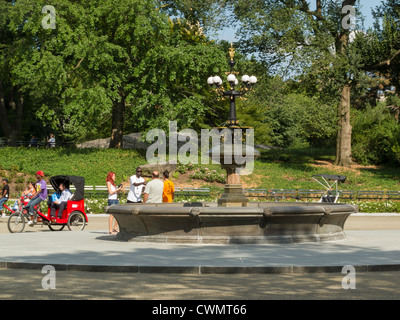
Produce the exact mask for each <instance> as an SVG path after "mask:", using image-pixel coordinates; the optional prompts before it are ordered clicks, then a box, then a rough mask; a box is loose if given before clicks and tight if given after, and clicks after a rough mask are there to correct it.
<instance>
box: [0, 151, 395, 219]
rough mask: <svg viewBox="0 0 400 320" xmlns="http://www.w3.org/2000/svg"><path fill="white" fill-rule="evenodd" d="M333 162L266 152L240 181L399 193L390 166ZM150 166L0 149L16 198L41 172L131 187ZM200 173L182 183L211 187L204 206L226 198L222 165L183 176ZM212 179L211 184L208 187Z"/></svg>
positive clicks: (134, 160)
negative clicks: (336, 180) (325, 177)
mask: <svg viewBox="0 0 400 320" xmlns="http://www.w3.org/2000/svg"><path fill="white" fill-rule="evenodd" d="M333 160H334V155H333V151H332V150H324V149H308V150H285V151H282V150H273V152H272V153H268V152H267V153H265V152H262V156H261V157H260V158H259V159H258V160H257V161H256V162H255V167H254V171H253V173H251V174H250V175H248V176H242V178H241V179H242V183H243V184H244V187H246V188H263V189H314V190H321V189H322V187H321V186H320V185H319V184H317V183H316V182H315V181H314V180H312V178H311V177H312V176H313V175H315V174H339V175H345V176H347V180H346V182H345V183H344V184H342V185H340V186H339V188H340V189H341V190H353V191H361V190H365V191H367V190H368V191H372V190H382V191H397V190H400V170H399V168H392V167H389V166H380V167H376V166H370V167H366V166H353V167H352V168H341V167H335V166H333V165H332V163H333ZM145 163H146V159H145V155H144V153H143V152H141V153H140V152H137V151H135V150H112V149H63V148H57V149H32V148H3V149H0V178H3V177H7V178H8V179H9V180H10V181H11V182H12V183H13V189H14V192H17V193H19V192H20V191H22V190H23V189H24V187H25V183H26V181H27V179H29V180H32V179H33V180H34V175H35V173H36V172H37V171H38V170H42V171H44V172H45V174H46V177H51V176H54V175H59V174H66V175H78V176H84V177H85V179H86V185H105V184H106V181H105V180H106V176H107V173H108V172H109V171H114V172H116V174H117V181H116V182H117V183H118V184H119V183H121V182H122V181H127V180H128V178H129V176H131V175H132V174H134V172H135V168H136V167H137V166H139V165H142V164H145ZM206 168H208V169H207V170H206ZM181 169H182V168H181ZM197 169H201V170H202V172H203V171H204V172H203V173H202V174H199V177H201V178H203V179H204V180H198V179H196V178H193V175H192V177H190V176H191V175H190V174H189V175H186V176H187V177H188V178H187V181H182V179H181V180H179V182H180V183H185V185H186V186H191V185H192V184H193V183H194V182H196V185H199V182H200V186H203V187H207V186H208V187H210V189H211V195H210V197H209V198H207V199H202V200H204V201H211V198H212V199H214V200H215V199H216V198H218V197H219V195H220V194H221V192H222V190H223V184H222V183H216V182H209V181H214V180H213V179H210V177H211V178H213V175H214V173H213V172H214V171H215V174H217V175H220V174H223V171H222V170H221V169H220V167H219V165H196V166H194V167H193V168H192V166H186V167H184V168H183V171H182V173H184V172H186V171H187V172H189V173H190V172H195V171H196V170H197ZM203 169H204V170H203ZM182 173H181V174H182ZM176 175H177V176H179V175H180V173H179V172H177V173H176ZM207 179H209V181H205V180H207ZM172 180H173V181H174V180H175V179H174V178H172ZM125 198H126V195H125V194H124V195H122V196H121V201H122V200H126V199H125ZM87 200H88V201H87V207H88V208H87V209H88V212H93V213H99V212H102V210H103V207H104V205H105V201H106V199H87ZM177 200H179V199H177ZM183 200H187V201H189V200H190V201H196V200H197V201H198V200H199V199H197V198H196V199H189V200H188V199H183ZM122 202H123V201H122ZM360 203H361V204H362V205H363V206H365V208H360V210H362V211H365V212H383V211H385V212H389V211H390V212H400V202H399V201H396V202H394V203H388V202H382V201H374V202H371V203H370V202H367V201H362V202H360ZM389 205H390V208H388V206H389ZM371 206H373V208H371Z"/></svg>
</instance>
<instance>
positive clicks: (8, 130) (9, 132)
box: [0, 81, 24, 147]
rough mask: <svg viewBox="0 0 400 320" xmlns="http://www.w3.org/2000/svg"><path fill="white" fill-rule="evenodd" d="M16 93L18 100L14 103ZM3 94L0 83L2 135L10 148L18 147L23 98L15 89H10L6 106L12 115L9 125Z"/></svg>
mask: <svg viewBox="0 0 400 320" xmlns="http://www.w3.org/2000/svg"><path fill="white" fill-rule="evenodd" d="M16 92H17V94H18V100H17V102H15V100H14V97H15V96H14V94H15V93H16ZM4 96H5V93H4V88H3V84H2V82H1V81H0V125H1V128H2V130H3V134H4V135H5V136H6V138H7V140H9V141H10V146H11V147H17V146H18V139H19V136H20V134H21V130H22V116H23V107H24V98H23V97H22V95H21V94H20V93H18V90H17V88H15V87H13V88H11V91H10V92H9V94H8V101H9V102H8V105H9V108H10V110H11V112H12V113H14V123H13V124H10V120H9V112H8V111H9V110H7V107H6V105H7V103H6V101H5V98H4Z"/></svg>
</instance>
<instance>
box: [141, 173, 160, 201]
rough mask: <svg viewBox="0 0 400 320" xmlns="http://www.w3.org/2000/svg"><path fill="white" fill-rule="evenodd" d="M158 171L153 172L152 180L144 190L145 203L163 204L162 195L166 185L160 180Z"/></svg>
mask: <svg viewBox="0 0 400 320" xmlns="http://www.w3.org/2000/svg"><path fill="white" fill-rule="evenodd" d="M159 177H160V174H159V173H158V171H153V174H152V178H153V180H151V181H150V182H149V183H148V184H147V185H146V189H144V197H143V202H144V203H162V195H163V191H164V183H163V182H162V181H161V180H160V179H159Z"/></svg>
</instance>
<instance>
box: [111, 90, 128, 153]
mask: <svg viewBox="0 0 400 320" xmlns="http://www.w3.org/2000/svg"><path fill="white" fill-rule="evenodd" d="M124 123H125V98H124V97H121V98H120V100H119V101H115V102H114V104H113V107H112V124H111V140H110V148H115V149H122V140H123V137H124Z"/></svg>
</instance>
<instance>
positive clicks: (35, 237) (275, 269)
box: [0, 216, 400, 274]
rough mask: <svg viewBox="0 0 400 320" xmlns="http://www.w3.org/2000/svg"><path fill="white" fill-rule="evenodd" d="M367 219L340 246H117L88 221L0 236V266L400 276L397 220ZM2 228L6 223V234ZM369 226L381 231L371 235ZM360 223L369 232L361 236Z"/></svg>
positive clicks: (97, 220) (101, 224)
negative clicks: (349, 271)
mask: <svg viewBox="0 0 400 320" xmlns="http://www.w3.org/2000/svg"><path fill="white" fill-rule="evenodd" d="M369 219H371V217H364V218H363V217H354V218H352V219H349V223H348V225H349V227H347V224H346V228H345V229H346V235H347V238H346V239H345V240H341V241H329V242H322V243H301V244H291V245H282V244H268V245H183V244H162V243H133V242H119V241H115V236H114V235H109V234H108V233H107V231H106V230H107V216H100V217H90V218H89V225H88V227H87V228H86V229H85V230H84V231H66V230H64V231H61V232H53V231H50V230H49V229H48V228H47V227H43V228H40V227H34V228H29V227H26V232H23V233H20V234H10V233H2V234H0V244H2V250H1V251H0V267H1V268H7V269H11V268H14V269H15V268H41V266H43V265H45V264H51V265H57V267H58V269H59V270H69V271H72V270H74V271H76V270H80V271H108V272H133V273H135V272H139V273H147V272H153V273H160V272H168V273H170V272H173V273H192V274H203V273H304V272H337V271H340V270H341V268H342V267H343V266H344V265H353V266H355V267H356V268H357V270H358V271H372V270H381V271H387V270H398V271H400V242H399V240H400V216H395V217H381V218H379V217H374V218H373V219H372V220H373V221H372V222H371V221H368V220H369ZM386 219H387V221H388V222H384V221H386ZM376 220H378V221H380V224H379V223H378V222H377V221H376ZM389 220H390V221H389ZM4 224H6V223H5V222H4V221H2V222H1V225H2V229H4ZM352 224H353V226H354V227H351V225H352ZM368 224H370V226H374V227H375V228H378V227H379V228H380V230H369V227H368V226H367V225H368ZM363 225H364V228H365V229H367V230H360V228H362V226H363ZM389 227H390V228H391V230H390V229H388V228H389ZM357 228H358V229H357ZM351 229H352V230H351ZM39 231H40V232H39Z"/></svg>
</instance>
